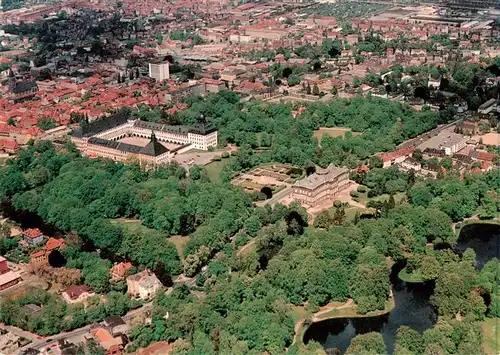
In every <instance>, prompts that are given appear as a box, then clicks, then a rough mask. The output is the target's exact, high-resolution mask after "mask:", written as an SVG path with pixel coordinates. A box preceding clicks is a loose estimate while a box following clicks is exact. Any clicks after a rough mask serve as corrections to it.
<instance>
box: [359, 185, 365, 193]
mask: <svg viewBox="0 0 500 355" xmlns="http://www.w3.org/2000/svg"><path fill="white" fill-rule="evenodd" d="M357 191H358V192H360V193H362V194H364V193H365V192H366V186H363V185H359V186H358V188H357Z"/></svg>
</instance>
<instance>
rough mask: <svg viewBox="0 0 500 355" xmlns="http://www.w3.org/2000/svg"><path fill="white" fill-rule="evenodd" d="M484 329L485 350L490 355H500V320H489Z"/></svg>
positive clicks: (483, 323)
mask: <svg viewBox="0 0 500 355" xmlns="http://www.w3.org/2000/svg"><path fill="white" fill-rule="evenodd" d="M481 326H482V328H483V336H484V338H483V350H484V352H485V353H486V354H488V355H496V354H500V318H487V319H486V320H485V321H483V322H482V323H481Z"/></svg>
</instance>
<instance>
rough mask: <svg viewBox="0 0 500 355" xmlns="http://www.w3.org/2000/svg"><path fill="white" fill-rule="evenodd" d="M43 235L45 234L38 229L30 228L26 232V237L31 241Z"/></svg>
mask: <svg viewBox="0 0 500 355" xmlns="http://www.w3.org/2000/svg"><path fill="white" fill-rule="evenodd" d="M41 235H43V233H42V232H41V231H40V229H38V228H30V229H26V230H25V231H24V236H25V237H27V238H29V239H35V238H38V237H39V236H41Z"/></svg>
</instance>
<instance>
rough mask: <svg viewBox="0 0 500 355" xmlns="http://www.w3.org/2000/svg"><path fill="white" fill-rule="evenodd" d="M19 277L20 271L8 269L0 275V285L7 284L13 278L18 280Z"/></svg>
mask: <svg viewBox="0 0 500 355" xmlns="http://www.w3.org/2000/svg"><path fill="white" fill-rule="evenodd" d="M20 278H21V273H20V272H18V271H8V272H6V273H5V274H1V275H0V286H3V285H5V284H8V283H9V282H12V281H14V280H18V279H20Z"/></svg>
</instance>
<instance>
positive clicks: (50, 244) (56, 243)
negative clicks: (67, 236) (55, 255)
mask: <svg viewBox="0 0 500 355" xmlns="http://www.w3.org/2000/svg"><path fill="white" fill-rule="evenodd" d="M63 245H64V239H56V238H52V237H51V238H49V240H48V241H47V244H45V247H44V249H45V250H47V251H51V250H54V249H59V248H61V247H62V246H63Z"/></svg>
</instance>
